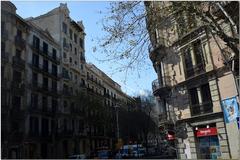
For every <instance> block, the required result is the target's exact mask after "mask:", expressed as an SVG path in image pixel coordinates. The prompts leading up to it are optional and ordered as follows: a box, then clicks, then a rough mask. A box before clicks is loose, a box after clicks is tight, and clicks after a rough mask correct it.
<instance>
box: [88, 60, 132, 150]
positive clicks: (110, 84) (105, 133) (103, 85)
mask: <svg viewBox="0 0 240 160" xmlns="http://www.w3.org/2000/svg"><path fill="white" fill-rule="evenodd" d="M86 71H87V90H88V91H89V92H90V93H88V94H93V95H94V96H95V97H98V98H99V99H100V101H101V103H102V105H103V107H104V108H105V109H104V110H105V112H106V116H107V115H109V121H110V123H107V125H105V126H103V128H101V129H100V128H99V129H97V130H96V127H97V126H94V125H93V126H92V129H91V130H93V131H95V130H96V133H95V135H94V134H93V136H92V138H93V141H92V144H91V146H92V147H93V148H94V149H97V148H101V147H108V148H111V149H115V144H116V143H117V138H119V137H118V136H119V135H118V131H117V130H118V128H117V119H116V116H117V112H118V107H123V108H125V109H126V108H127V106H129V104H130V103H131V102H133V99H132V98H131V97H129V96H128V95H126V94H125V93H123V92H122V90H121V86H120V85H119V84H118V83H116V82H115V81H113V80H112V79H111V78H110V77H109V76H107V75H106V74H105V73H104V72H103V71H101V70H100V69H99V68H97V67H96V66H95V65H94V64H91V63H87V64H86ZM97 131H99V133H100V136H99V134H98V132H97Z"/></svg>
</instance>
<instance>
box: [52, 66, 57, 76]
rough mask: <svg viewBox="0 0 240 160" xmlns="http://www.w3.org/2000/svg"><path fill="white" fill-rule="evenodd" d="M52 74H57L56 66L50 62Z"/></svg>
mask: <svg viewBox="0 0 240 160" xmlns="http://www.w3.org/2000/svg"><path fill="white" fill-rule="evenodd" d="M52 74H53V75H54V76H57V66H56V65H55V64H52Z"/></svg>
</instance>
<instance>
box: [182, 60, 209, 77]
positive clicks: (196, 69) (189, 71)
mask: <svg viewBox="0 0 240 160" xmlns="http://www.w3.org/2000/svg"><path fill="white" fill-rule="evenodd" d="M205 72H206V70H205V65H204V64H203V63H199V64H197V65H195V66H193V67H191V68H186V79H188V78H193V77H196V76H198V75H199V74H202V73H205Z"/></svg>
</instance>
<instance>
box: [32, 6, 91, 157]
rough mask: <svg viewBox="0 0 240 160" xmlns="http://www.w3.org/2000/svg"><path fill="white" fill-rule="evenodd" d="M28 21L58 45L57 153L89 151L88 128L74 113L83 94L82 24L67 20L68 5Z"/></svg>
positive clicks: (84, 76)
mask: <svg viewBox="0 0 240 160" xmlns="http://www.w3.org/2000/svg"><path fill="white" fill-rule="evenodd" d="M28 21H29V22H32V23H33V24H35V25H37V26H39V27H40V28H42V29H43V30H47V31H48V32H49V33H50V34H51V35H52V36H53V38H54V40H55V41H56V42H57V43H58V44H59V45H60V55H61V71H62V78H63V79H62V83H61V85H62V86H61V88H62V95H61V101H60V104H61V106H62V108H61V109H62V112H63V114H62V115H61V116H60V118H59V119H58V124H57V125H58V132H60V135H61V138H60V139H61V140H60V142H58V143H59V145H58V146H59V148H58V150H59V151H62V152H60V153H61V154H62V155H61V154H60V155H59V156H60V157H63V156H64V157H66V156H68V155H70V154H73V152H76V150H80V152H81V153H85V152H86V150H85V149H86V148H88V146H87V145H88V142H87V139H86V137H87V133H86V130H85V129H86V128H87V126H86V125H85V124H84V122H83V116H84V115H83V109H77V107H78V106H77V102H76V101H77V100H76V99H77V97H78V96H79V95H80V92H86V75H85V74H86V71H85V49H84V36H85V33H84V26H83V24H82V22H81V21H79V22H76V21H74V20H72V19H71V18H70V16H69V10H68V8H67V4H62V3H61V4H60V6H59V7H57V8H55V9H53V10H51V11H49V12H48V13H46V14H43V15H40V16H38V17H34V18H29V19H28ZM81 107H84V106H81ZM76 113H78V114H76ZM73 114H74V116H73ZM61 126H62V127H61ZM79 132H81V133H79Z"/></svg>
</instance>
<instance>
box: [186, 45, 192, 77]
mask: <svg viewBox="0 0 240 160" xmlns="http://www.w3.org/2000/svg"><path fill="white" fill-rule="evenodd" d="M184 60H185V61H184V62H185V70H186V76H187V77H190V76H192V75H193V74H194V70H193V62H192V56H191V52H190V49H189V48H187V49H185V50H184Z"/></svg>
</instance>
